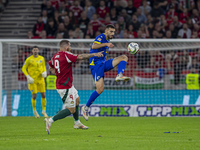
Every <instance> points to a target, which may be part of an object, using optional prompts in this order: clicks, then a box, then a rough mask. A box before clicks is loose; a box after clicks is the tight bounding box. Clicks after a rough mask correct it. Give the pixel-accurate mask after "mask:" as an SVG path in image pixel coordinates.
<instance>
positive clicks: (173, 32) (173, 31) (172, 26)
mask: <svg viewBox="0 0 200 150" xmlns="http://www.w3.org/2000/svg"><path fill="white" fill-rule="evenodd" d="M169 30H170V31H171V34H172V38H177V34H178V31H177V30H175V29H174V24H173V23H171V24H170V25H169Z"/></svg>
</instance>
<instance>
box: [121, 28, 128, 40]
mask: <svg viewBox="0 0 200 150" xmlns="http://www.w3.org/2000/svg"><path fill="white" fill-rule="evenodd" d="M122 38H123V39H128V38H129V36H128V34H127V30H124V31H123V37H122Z"/></svg>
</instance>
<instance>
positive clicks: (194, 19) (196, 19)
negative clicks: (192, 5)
mask: <svg viewBox="0 0 200 150" xmlns="http://www.w3.org/2000/svg"><path fill="white" fill-rule="evenodd" d="M192 23H193V24H194V23H197V24H200V20H199V12H198V10H197V9H193V10H192Z"/></svg>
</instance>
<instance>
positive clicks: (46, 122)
mask: <svg viewBox="0 0 200 150" xmlns="http://www.w3.org/2000/svg"><path fill="white" fill-rule="evenodd" d="M44 122H45V125H46V131H47V133H48V134H50V127H51V123H50V122H49V118H45V119H44Z"/></svg>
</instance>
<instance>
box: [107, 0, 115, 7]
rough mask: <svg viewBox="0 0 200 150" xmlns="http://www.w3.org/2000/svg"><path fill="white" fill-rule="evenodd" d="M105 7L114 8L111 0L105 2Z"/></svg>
mask: <svg viewBox="0 0 200 150" xmlns="http://www.w3.org/2000/svg"><path fill="white" fill-rule="evenodd" d="M105 3H106V6H107V7H108V8H109V9H111V8H113V7H114V3H113V1H112V0H105Z"/></svg>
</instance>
